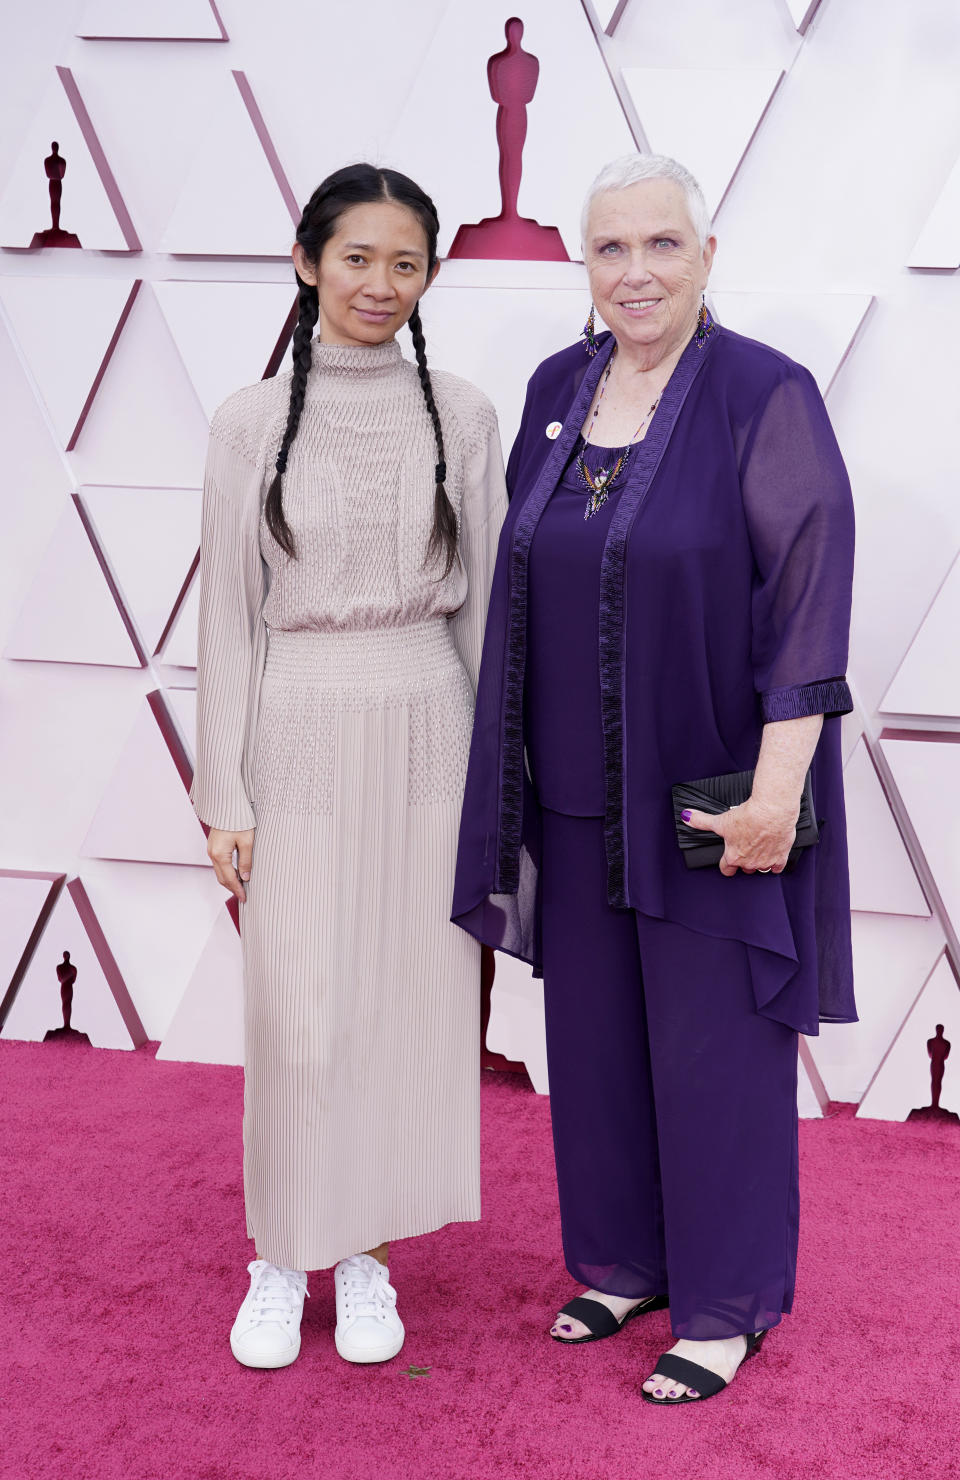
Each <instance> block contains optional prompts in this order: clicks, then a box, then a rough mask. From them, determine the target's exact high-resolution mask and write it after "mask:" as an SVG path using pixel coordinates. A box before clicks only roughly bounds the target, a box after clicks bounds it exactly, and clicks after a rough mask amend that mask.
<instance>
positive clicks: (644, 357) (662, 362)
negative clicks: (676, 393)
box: [613, 317, 697, 387]
mask: <svg viewBox="0 0 960 1480" xmlns="http://www.w3.org/2000/svg"><path fill="white" fill-rule="evenodd" d="M696 327H697V320H696V317H694V318H693V320H692V321H691V322H690V323H689V324H688V325H686V326H685V329H684V332H683V333H682V334H681V335H680V336H679V337H678V338H677V339H676V340H675V341H674V343H673V344H672V345H671V346H670V348H669V349H666V350H664V347H663V345H660V344H649V345H648V344H629V343H627V342H626V341H624V340H620V339H618V340H617V349H616V355H617V362H616V365H615V366H614V371H613V373H614V375H615V377H616V378H617V380H619V381H620V383H621V385H623V386H624V387H627V386H629V385H631V384H635V383H636V382H638V381H639V382H640V383H641V384H645V383H649V382H651V381H656V382H657V384H658V385H666V383H667V381H668V380H669V379H670V376H671V375H672V374H673V372H674V370H675V369H676V366H677V364H678V362H679V360H680V356H681V355H682V354H683V352H684V350H685V349H686V347H687V345H688V344H689V343H690V340H691V339H692V337H693V334H694V330H695V329H696Z"/></svg>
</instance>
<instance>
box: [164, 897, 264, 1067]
mask: <svg viewBox="0 0 960 1480" xmlns="http://www.w3.org/2000/svg"><path fill="white" fill-rule="evenodd" d="M157 1058H158V1059H180V1060H187V1061H188V1062H191V1063H197V1064H242V1063H243V958H242V956H241V953H240V937H239V935H238V934H237V930H236V927H235V925H234V923H233V921H232V919H231V918H230V915H229V914H228V912H227V910H226V909H223V910H221V911H220V913H219V915H218V917H217V920H216V923H215V925H214V927H213V930H212V931H211V934H210V939H209V940H208V941H207V944H206V946H205V947H204V949H203V953H202V955H201V956H200V960H199V961H198V962H197V967H196V970H195V971H194V973H193V975H192V977H191V978H190V981H189V982H188V984H187V989H186V991H185V992H184V994H183V997H182V999H181V1002H180V1005H179V1007H178V1008H177V1010H176V1012H175V1013H174V1016H173V1021H172V1022H171V1024H170V1027H169V1028H168V1029H167V1031H166V1033H165V1034H164V1037H163V1042H162V1043H161V1044H160V1048H159V1050H158V1051H157Z"/></svg>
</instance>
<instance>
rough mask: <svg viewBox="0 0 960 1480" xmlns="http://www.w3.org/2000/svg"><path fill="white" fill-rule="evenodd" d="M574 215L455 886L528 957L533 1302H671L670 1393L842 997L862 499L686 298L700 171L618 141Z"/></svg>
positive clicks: (529, 417)
mask: <svg viewBox="0 0 960 1480" xmlns="http://www.w3.org/2000/svg"><path fill="white" fill-rule="evenodd" d="M583 244H584V258H585V262H586V266H587V271H588V274H589V279H590V287H591V291H592V294H593V306H592V307H591V310H590V316H589V319H588V321H587V326H586V329H585V331H584V334H585V338H586V353H584V346H583V345H573V346H571V347H570V348H567V349H564V350H561V351H560V353H559V354H556V355H553V356H552V357H551V358H550V359H548V360H546V361H545V362H544V363H543V364H542V365H540V366H539V368H538V369H537V370H536V372H535V373H534V375H533V377H532V379H531V381H530V383H529V387H528V392H527V399H526V405H525V408H524V414H523V422H522V425H521V428H520V432H519V435H518V437H517V441H516V444H515V446H514V448H513V452H512V455H511V458H510V463H509V467H508V471H507V481H508V485H509V489H510V493H511V507H510V511H509V514H508V516H507V520H506V523H505V525H504V530H503V534H502V536H501V540H500V549H499V556H498V565H497V571H496V575H495V577H494V586H493V593H492V596H491V603H490V610H489V615H488V621H487V630H486V639H485V645H484V656H483V666H482V669H481V675H480V687H479V693H478V698H477V709H476V720H475V724H474V735H473V745H472V750H471V759H470V768H469V773H468V778H467V785H466V796H465V801H464V810H463V818H462V822H461V831H460V851H459V859H458V871H457V883H456V894H455V899H454V909H453V914H454V918H455V919H456V920H457V921H458V923H460V924H461V925H462V926H463V927H464V929H466V930H468V931H470V932H471V933H472V934H474V935H475V936H477V937H478V938H479V939H480V940H482V941H485V942H487V943H489V944H490V945H493V946H495V947H497V948H499V949H501V950H505V951H508V952H511V953H512V954H514V955H517V956H520V957H522V958H523V959H526V960H528V961H530V962H531V963H532V964H533V966H534V969H535V971H537V972H539V971H541V969H542V973H543V976H544V989H545V990H544V999H545V1003H546V1014H547V1046H548V1056H549V1073H550V1094H551V1105H552V1113H553V1129H554V1140H555V1150H556V1162H557V1178H558V1186H559V1194H560V1212H561V1223H562V1230H563V1245H564V1253H565V1258H566V1264H567V1268H568V1270H569V1271H570V1273H571V1274H572V1275H573V1276H574V1278H575V1279H577V1280H578V1281H580V1282H581V1283H582V1284H583V1285H585V1286H586V1287H587V1289H586V1291H585V1292H584V1293H582V1294H580V1295H577V1296H576V1298H575V1299H573V1300H571V1301H570V1302H569V1303H568V1304H567V1305H565V1306H564V1307H563V1309H562V1311H561V1312H560V1314H559V1316H558V1317H557V1320H556V1322H555V1323H554V1325H553V1327H552V1329H551V1333H550V1334H551V1335H552V1336H553V1337H554V1338H555V1339H556V1340H557V1341H562V1342H565V1343H567V1344H568V1345H573V1344H581V1343H585V1342H590V1341H596V1340H599V1339H600V1338H602V1337H606V1336H612V1335H615V1334H617V1333H618V1332H620V1331H621V1330H622V1329H623V1327H624V1326H625V1325H626V1324H627V1323H628V1322H629V1321H632V1320H633V1318H634V1317H636V1316H639V1315H641V1314H644V1313H647V1312H651V1311H655V1310H659V1309H663V1308H665V1307H669V1311H670V1321H671V1326H672V1330H673V1334H674V1336H675V1338H677V1340H676V1345H675V1346H674V1347H673V1349H672V1351H671V1352H669V1353H666V1354H664V1355H661V1356H660V1357H659V1358H657V1359H656V1360H654V1354H653V1353H652V1352H651V1353H650V1356H649V1358H648V1359H647V1361H646V1363H645V1367H644V1377H645V1380H644V1381H643V1382H642V1385H641V1386H642V1395H643V1397H644V1398H645V1399H646V1400H648V1401H649V1402H652V1403H661V1404H675V1403H681V1402H691V1401H702V1400H703V1399H704V1398H707V1397H710V1396H712V1395H713V1394H715V1393H718V1392H720V1391H721V1389H723V1388H724V1387H725V1386H726V1385H727V1384H728V1383H729V1382H730V1381H731V1379H732V1378H733V1376H734V1374H735V1372H736V1371H737V1368H738V1367H739V1366H740V1363H741V1362H742V1361H743V1359H744V1358H745V1357H746V1356H748V1355H750V1354H751V1353H752V1352H755V1351H757V1350H758V1349H759V1347H760V1344H761V1342H762V1340H763V1336H764V1333H765V1332H766V1331H767V1330H768V1329H769V1328H770V1327H771V1326H774V1325H776V1324H777V1323H778V1322H779V1321H780V1319H781V1315H782V1314H783V1313H784V1312H787V1311H789V1310H790V1309H791V1305H792V1301H793V1291H794V1276H795V1269H796V1251H797V1233H798V1191H797V1103H796V1095H797V1035H798V1033H800V1032H803V1033H815V1032H816V1031H817V1029H818V1021H824V1020H825V1021H831V1022H850V1021H854V1020H855V1018H856V1012H855V1008H854V1002H853V989H852V971H851V960H850V932H849V891H848V882H847V860H846V842H845V832H844V813H843V795H842V778H841V765H840V748H839V716H840V715H841V714H843V713H845V712H846V711H848V710H849V709H850V708H851V701H850V695H849V691H848V688H847V685H846V682H845V681H844V677H843V675H844V669H845V666H846V657H847V640H848V627H849V610H850V591H851V576H852V560H853V516H852V506H851V499H850V489H849V484H848V480H847V476H846V472H845V470H844V466H843V461H842V459H841V456H840V452H839V449H838V447H837V443H836V440H835V438H834V435H833V432H832V430H831V428H830V423H829V421H828V418H827V414H826V410H825V408H824V405H823V401H822V399H821V397H820V395H819V392H818V390H817V387H816V385H815V383H814V380H813V377H812V376H811V375H810V374H809V372H808V371H807V370H805V369H804V368H803V367H802V366H800V365H797V364H795V363H794V362H793V361H792V360H790V359H788V358H787V357H786V356H785V355H784V354H781V353H780V352H779V351H777V350H775V349H771V348H769V347H767V346H766V345H763V344H758V343H756V342H754V341H752V340H748V339H744V338H742V337H741V336H740V335H738V334H734V333H731V332H730V331H729V330H727V329H724V328H723V327H722V326H721V325H719V324H718V323H716V321H715V320H714V319H713V317H712V316H711V314H710V313H709V311H708V309H707V307H706V302H705V290H706V287H707V280H708V277H709V274H710V268H711V264H712V262H713V256H714V250H715V247H716V240H715V238H714V237H713V236H712V235H711V234H710V223H709V217H708V214H707V210H706V206H705V203H704V199H703V196H702V194H701V192H700V189H699V187H698V186H697V183H696V181H695V180H694V179H693V178H692V176H691V175H690V174H689V172H688V171H687V170H685V169H684V168H683V167H682V166H681V165H679V164H677V163H676V162H675V161H674V160H670V159H666V158H662V157H659V156H655V155H653V156H651V155H630V156H628V157H627V158H625V159H621V160H617V161H615V162H614V163H613V164H611V165H609V166H608V167H607V168H606V169H605V170H604V171H603V172H602V173H601V174H600V175H599V176H598V178H597V180H596V181H595V183H594V185H593V187H592V188H591V190H590V193H589V196H588V199H587V203H586V207H585V211H584V226H583ZM597 317H599V318H600V319H601V320H602V321H603V323H604V324H606V325H607V328H608V330H609V332H608V333H597V331H596V318H597ZM694 783H696V784H694ZM674 788H677V791H676V794H674ZM697 796H702V797H703V799H704V800H703V802H702V803H701V804H700V805H697V804H696V802H695V801H690V800H689V799H690V798H696V797H697ZM678 799H679V800H678ZM685 799H687V800H686V801H685ZM711 799H712V800H711ZM724 799H726V802H725V800H724ZM728 802H732V803H733V804H732V805H729V808H728V809H727V810H722V809H723V808H724V807H725V805H726V803H728ZM818 823H819V840H818V841H817V837H816V835H817V832H818ZM798 827H799V831H798ZM814 843H815V844H816V845H815V846H814ZM710 844H712V845H713V847H712V852H711V849H710V847H708V846H706V845H710ZM696 845H700V846H696ZM705 863H706V864H708V865H709V866H699V865H703V864H705ZM647 1373H650V1374H652V1375H650V1376H649V1377H647V1375H646V1374H647Z"/></svg>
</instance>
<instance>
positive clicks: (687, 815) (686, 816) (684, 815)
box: [680, 809, 693, 822]
mask: <svg viewBox="0 0 960 1480" xmlns="http://www.w3.org/2000/svg"><path fill="white" fill-rule="evenodd" d="M692 815H693V814H692V813H691V812H690V811H689V809H688V810H687V811H685V812H681V813H680V816H681V817H682V818H683V820H684V822H689V821H690V818H691V816H692Z"/></svg>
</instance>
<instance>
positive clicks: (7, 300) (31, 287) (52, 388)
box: [0, 275, 140, 451]
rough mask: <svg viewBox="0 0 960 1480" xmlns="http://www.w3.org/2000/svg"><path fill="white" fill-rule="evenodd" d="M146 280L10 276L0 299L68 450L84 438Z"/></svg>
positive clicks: (1, 284)
mask: <svg viewBox="0 0 960 1480" xmlns="http://www.w3.org/2000/svg"><path fill="white" fill-rule="evenodd" d="M139 287H140V282H139V280H137V281H131V280H130V279H123V278H92V277H83V278H77V277H52V276H50V275H47V276H45V277H5V278H2V279H0V301H2V303H3V306H4V308H5V309H6V311H7V313H8V315H9V317H10V323H11V326H12V328H13V332H14V334H15V335H16V339H17V344H18V345H19V347H20V351H21V353H22V354H23V357H24V360H25V361H26V364H27V366H28V368H29V370H30V373H31V375H32V376H33V378H34V380H35V381H36V383H37V388H38V390H39V392H40V395H41V396H42V397H43V402H44V405H45V406H46V408H47V410H48V412H49V413H50V420H51V422H52V423H53V426H54V430H55V431H56V434H57V437H58V438H59V440H60V444H61V446H62V447H64V448H66V449H67V450H68V451H69V450H70V449H71V448H72V447H73V446H74V445H75V443H76V441H77V438H78V437H79V435H80V430H81V428H82V426H83V423H84V420H85V418H86V415H87V412H88V410H89V408H90V406H91V404H92V402H93V398H94V396H95V395H96V393H97V389H98V387H99V385H100V382H101V380H102V379H103V376H104V374H105V372H106V369H107V366H108V364H109V363H110V358H111V356H112V354H113V352H114V349H115V348H116V345H117V341H118V339H119V337H120V334H121V332H122V330H123V326H124V324H125V323H126V321H127V316H128V315H129V313H130V310H131V309H132V307H133V302H134V299H135V298H136V296H137V291H138V289H139Z"/></svg>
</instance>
